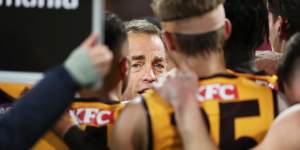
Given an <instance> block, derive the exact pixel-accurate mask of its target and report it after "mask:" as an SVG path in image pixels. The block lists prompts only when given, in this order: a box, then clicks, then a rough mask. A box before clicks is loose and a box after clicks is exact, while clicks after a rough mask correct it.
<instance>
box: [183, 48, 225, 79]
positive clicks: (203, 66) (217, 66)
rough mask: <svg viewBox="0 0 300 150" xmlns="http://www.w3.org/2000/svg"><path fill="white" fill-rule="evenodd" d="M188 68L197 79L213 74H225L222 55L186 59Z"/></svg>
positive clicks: (214, 54)
mask: <svg viewBox="0 0 300 150" xmlns="http://www.w3.org/2000/svg"><path fill="white" fill-rule="evenodd" d="M187 64H188V66H189V67H190V68H191V69H192V70H193V71H194V72H195V73H196V74H197V75H198V77H208V76H212V75H214V74H219V73H226V67H225V61H224V55H223V53H210V54H208V55H205V56H196V57H192V58H189V59H187Z"/></svg>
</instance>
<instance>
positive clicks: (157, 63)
mask: <svg viewBox="0 0 300 150" xmlns="http://www.w3.org/2000/svg"><path fill="white" fill-rule="evenodd" d="M128 41H129V55H128V62H129V70H128V72H129V75H128V85H127V88H126V90H125V92H124V95H123V98H124V99H132V98H134V97H135V96H137V95H141V94H143V93H144V92H145V91H146V90H148V89H149V88H151V85H152V83H153V82H156V81H157V78H158V77H160V76H161V75H162V74H163V73H165V72H166V58H165V57H166V56H165V47H164V44H163V41H162V40H161V38H160V37H159V36H158V35H155V34H145V33H133V32H129V33H128Z"/></svg>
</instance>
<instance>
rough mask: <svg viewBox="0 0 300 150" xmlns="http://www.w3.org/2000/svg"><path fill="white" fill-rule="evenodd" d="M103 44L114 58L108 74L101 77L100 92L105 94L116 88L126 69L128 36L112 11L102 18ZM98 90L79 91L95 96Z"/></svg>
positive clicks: (85, 95) (82, 93) (87, 95)
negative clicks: (101, 86)
mask: <svg viewBox="0 0 300 150" xmlns="http://www.w3.org/2000/svg"><path fill="white" fill-rule="evenodd" d="M104 24H105V29H104V34H105V36H104V44H105V45H107V46H108V48H109V49H110V50H111V51H112V53H113V56H114V59H113V62H112V66H111V69H110V72H109V73H108V75H106V76H105V77H104V79H103V81H104V85H103V88H102V89H101V91H102V93H100V94H107V92H110V91H111V90H112V89H114V88H116V86H117V85H118V83H120V81H122V80H124V78H125V72H126V69H124V68H125V65H126V61H125V60H126V56H125V55H126V51H127V49H128V37H127V32H126V29H125V26H124V24H123V22H122V20H121V19H120V18H119V17H118V16H116V15H115V14H112V13H105V18H104ZM98 94H99V91H89V90H88V91H81V95H82V96H84V97H91V96H93V97H94V96H97V95H98Z"/></svg>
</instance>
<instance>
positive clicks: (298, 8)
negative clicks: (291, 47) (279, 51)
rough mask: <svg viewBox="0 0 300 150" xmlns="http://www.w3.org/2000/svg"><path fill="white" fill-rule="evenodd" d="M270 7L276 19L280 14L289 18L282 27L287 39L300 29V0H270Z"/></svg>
mask: <svg viewBox="0 0 300 150" xmlns="http://www.w3.org/2000/svg"><path fill="white" fill-rule="evenodd" d="M268 8H269V11H270V12H271V13H272V14H273V18H274V21H275V19H276V18H277V17H278V16H282V17H283V18H284V19H286V20H287V22H286V24H285V25H284V27H283V29H282V30H283V31H282V32H283V33H285V34H286V38H287V39H288V38H289V37H290V36H292V35H293V34H294V33H296V32H299V31H300V19H299V14H300V1H299V0H268Z"/></svg>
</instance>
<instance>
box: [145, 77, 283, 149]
mask: <svg viewBox="0 0 300 150" xmlns="http://www.w3.org/2000/svg"><path fill="white" fill-rule="evenodd" d="M199 84H200V85H201V86H200V87H199V90H198V92H197V98H198V100H199V109H200V103H201V105H202V108H201V109H202V110H204V111H203V112H204V117H205V118H206V119H207V120H208V122H207V124H208V127H209V131H210V134H211V136H212V138H213V140H214V142H215V143H217V144H218V145H219V146H220V148H221V149H241V148H242V149H247V148H250V147H252V146H254V145H256V144H257V142H260V141H261V140H262V139H263V137H264V136H265V134H266V132H267V130H268V128H269V127H270V125H271V123H272V121H273V120H274V118H275V117H276V111H277V105H276V103H275V100H276V99H275V97H276V96H273V94H274V93H273V91H272V90H271V89H270V88H267V87H265V86H262V85H259V84H256V83H254V82H253V81H250V80H248V79H246V78H243V77H225V76H216V77H213V78H209V79H204V80H200V81H199ZM144 102H145V103H146V107H147V109H148V113H149V115H150V119H149V120H150V122H151V123H150V128H151V129H150V130H151V131H152V134H151V135H150V138H152V139H151V140H152V147H153V149H154V150H162V149H182V143H181V141H180V138H179V135H178V132H177V130H176V123H175V121H174V120H175V119H174V118H173V117H174V115H173V109H172V107H171V106H170V105H169V104H168V103H166V102H165V101H164V100H163V99H161V97H160V96H159V95H158V94H157V93H155V92H153V91H151V92H148V93H146V94H145V95H144ZM151 140H150V141H151ZM150 144H151V143H150Z"/></svg>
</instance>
